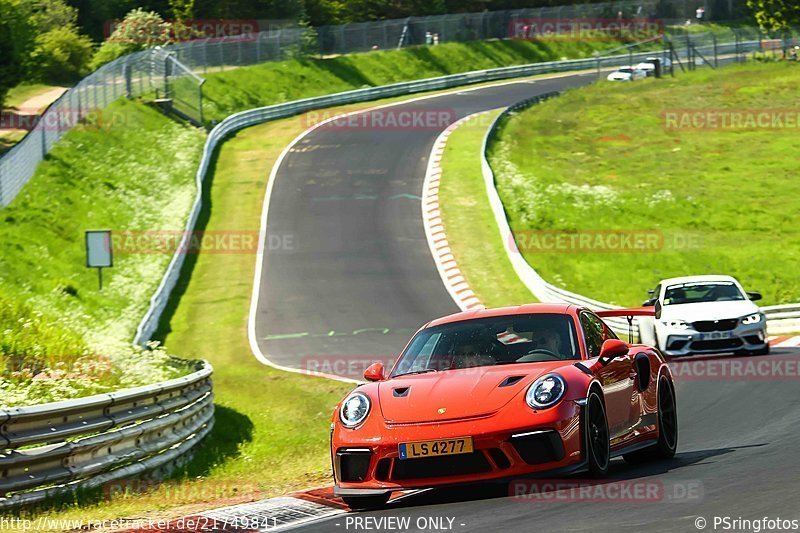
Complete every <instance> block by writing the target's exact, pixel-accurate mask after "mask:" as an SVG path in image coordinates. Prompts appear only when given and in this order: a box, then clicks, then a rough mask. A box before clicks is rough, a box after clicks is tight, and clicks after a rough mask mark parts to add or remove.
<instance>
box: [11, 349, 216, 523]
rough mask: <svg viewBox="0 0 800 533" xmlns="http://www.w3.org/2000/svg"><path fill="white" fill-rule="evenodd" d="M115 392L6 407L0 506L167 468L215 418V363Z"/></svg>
mask: <svg viewBox="0 0 800 533" xmlns="http://www.w3.org/2000/svg"><path fill="white" fill-rule="evenodd" d="M195 365H196V368H197V370H196V371H195V372H193V373H192V374H190V375H188V376H184V377H181V378H176V379H173V380H170V381H166V382H164V383H158V384H155V385H147V386H143V387H137V388H133V389H128V390H122V391H118V392H113V393H110V394H98V395H96V396H90V397H87V398H78V399H74V400H66V401H62V402H53V403H47V404H41V405H34V406H29V407H17V408H12V409H0V450H5V451H3V452H2V453H0V509H3V508H8V507H14V506H19V505H24V504H29V503H34V502H37V501H41V500H43V499H45V498H48V497H51V496H54V495H57V494H60V493H65V492H69V491H74V490H78V489H89V488H94V487H99V486H102V484H104V483H107V482H109V481H113V480H117V479H121V478H125V477H130V476H133V475H137V474H141V473H145V472H151V471H154V470H159V469H164V470H166V469H167V467H168V466H170V465H172V464H174V463H176V462H178V461H181V460H185V458H186V455H187V452H189V451H190V450H191V448H192V447H193V446H194V445H195V444H197V443H198V442H200V441H201V440H202V439H203V437H204V436H205V435H206V434H208V432H209V431H210V430H211V428H212V427H213V424H214V418H213V417H214V404H213V397H214V396H213V392H212V383H211V373H212V368H211V366H210V365H209V364H208V363H206V362H202V361H200V362H196V363H195Z"/></svg>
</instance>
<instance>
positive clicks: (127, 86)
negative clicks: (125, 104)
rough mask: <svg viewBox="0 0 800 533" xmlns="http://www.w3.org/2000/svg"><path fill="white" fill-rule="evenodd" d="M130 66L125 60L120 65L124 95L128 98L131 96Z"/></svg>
mask: <svg viewBox="0 0 800 533" xmlns="http://www.w3.org/2000/svg"><path fill="white" fill-rule="evenodd" d="M131 70H132V69H131V66H130V64H128V63H127V62H126V63H125V64H124V65H123V66H122V74H123V76H125V96H126V97H127V98H128V100H130V99H132V98H133V79H132V76H131Z"/></svg>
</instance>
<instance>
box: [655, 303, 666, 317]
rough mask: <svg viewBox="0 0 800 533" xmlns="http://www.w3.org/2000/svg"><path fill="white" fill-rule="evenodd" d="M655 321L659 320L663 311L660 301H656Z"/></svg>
mask: <svg viewBox="0 0 800 533" xmlns="http://www.w3.org/2000/svg"><path fill="white" fill-rule="evenodd" d="M655 305H656V319H660V318H661V311H663V309H664V308H663V306H662V305H661V300H656V304H655Z"/></svg>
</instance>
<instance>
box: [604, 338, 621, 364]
mask: <svg viewBox="0 0 800 533" xmlns="http://www.w3.org/2000/svg"><path fill="white" fill-rule="evenodd" d="M626 353H628V344H627V343H626V342H623V341H621V340H619V339H606V340H605V342H603V346H601V347H600V358H599V359H598V360H599V361H600V364H601V365H603V366H606V365H607V364H608V363H610V362H611V361H613V360H614V359H615V358H617V357H619V356H621V355H625V354H626Z"/></svg>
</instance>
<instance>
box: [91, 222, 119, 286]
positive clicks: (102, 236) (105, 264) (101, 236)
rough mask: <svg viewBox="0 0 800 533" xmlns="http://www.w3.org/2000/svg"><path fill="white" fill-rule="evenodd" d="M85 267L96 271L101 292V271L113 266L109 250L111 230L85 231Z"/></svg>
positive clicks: (111, 254) (112, 258)
mask: <svg viewBox="0 0 800 533" xmlns="http://www.w3.org/2000/svg"><path fill="white" fill-rule="evenodd" d="M86 266H87V267H88V268H96V269H97V281H98V286H99V290H100V291H102V290H103V269H104V268H111V267H112V266H114V257H113V253H112V250H111V230H110V229H104V230H87V231H86Z"/></svg>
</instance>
